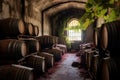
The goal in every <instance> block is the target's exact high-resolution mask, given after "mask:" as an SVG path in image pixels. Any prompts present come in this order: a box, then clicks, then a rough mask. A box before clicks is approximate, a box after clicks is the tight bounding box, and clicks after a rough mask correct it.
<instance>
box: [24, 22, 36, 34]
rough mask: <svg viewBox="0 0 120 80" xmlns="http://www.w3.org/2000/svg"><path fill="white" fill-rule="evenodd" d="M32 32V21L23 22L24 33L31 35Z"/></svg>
mask: <svg viewBox="0 0 120 80" xmlns="http://www.w3.org/2000/svg"><path fill="white" fill-rule="evenodd" d="M33 32H34V30H33V25H32V23H28V22H25V35H29V36H32V35H33Z"/></svg>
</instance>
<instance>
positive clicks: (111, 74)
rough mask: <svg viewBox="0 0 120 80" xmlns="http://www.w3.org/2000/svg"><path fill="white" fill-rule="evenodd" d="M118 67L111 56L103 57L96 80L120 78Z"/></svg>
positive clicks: (115, 79)
mask: <svg viewBox="0 0 120 80" xmlns="http://www.w3.org/2000/svg"><path fill="white" fill-rule="evenodd" d="M118 68H119V67H117V64H116V62H115V60H114V59H112V58H109V57H105V58H103V59H102V60H101V62H100V65H99V67H98V72H97V79H96V80H119V79H120V77H119V76H118V75H119V71H118Z"/></svg>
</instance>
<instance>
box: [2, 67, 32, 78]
mask: <svg viewBox="0 0 120 80" xmlns="http://www.w3.org/2000/svg"><path fill="white" fill-rule="evenodd" d="M32 70H33V69H32V68H29V67H25V66H21V65H3V66H0V80H34V75H33V72H32Z"/></svg>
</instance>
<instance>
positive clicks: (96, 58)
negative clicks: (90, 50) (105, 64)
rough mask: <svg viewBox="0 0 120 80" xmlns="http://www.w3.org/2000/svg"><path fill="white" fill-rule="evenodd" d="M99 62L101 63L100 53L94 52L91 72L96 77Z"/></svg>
mask: <svg viewBox="0 0 120 80" xmlns="http://www.w3.org/2000/svg"><path fill="white" fill-rule="evenodd" d="M98 64H99V54H94V55H93V56H92V60H91V66H90V72H91V74H92V75H93V77H94V78H96V74H97V70H98V69H97V68H98Z"/></svg>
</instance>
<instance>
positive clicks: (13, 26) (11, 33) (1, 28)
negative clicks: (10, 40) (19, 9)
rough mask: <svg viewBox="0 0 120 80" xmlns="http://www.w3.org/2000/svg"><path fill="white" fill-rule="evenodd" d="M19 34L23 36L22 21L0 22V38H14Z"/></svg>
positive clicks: (8, 19)
mask: <svg viewBox="0 0 120 80" xmlns="http://www.w3.org/2000/svg"><path fill="white" fill-rule="evenodd" d="M20 34H21V35H23V34H25V26H24V22H23V20H21V19H15V18H6V19H2V20H0V37H3V38H5V37H16V36H18V35H20Z"/></svg>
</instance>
